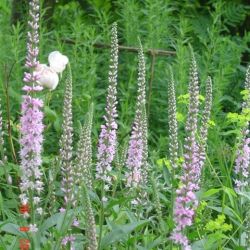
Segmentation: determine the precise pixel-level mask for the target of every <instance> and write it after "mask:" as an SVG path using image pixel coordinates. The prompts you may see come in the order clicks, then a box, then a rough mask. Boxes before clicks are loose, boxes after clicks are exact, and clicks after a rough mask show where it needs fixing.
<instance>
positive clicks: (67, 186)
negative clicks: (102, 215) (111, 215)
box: [60, 66, 76, 206]
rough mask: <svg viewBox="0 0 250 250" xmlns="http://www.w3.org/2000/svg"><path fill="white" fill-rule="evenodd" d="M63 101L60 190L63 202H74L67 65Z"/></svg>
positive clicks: (71, 130) (71, 126)
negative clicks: (62, 194)
mask: <svg viewBox="0 0 250 250" xmlns="http://www.w3.org/2000/svg"><path fill="white" fill-rule="evenodd" d="M65 82H66V86H65V93H64V103H63V123H62V135H61V139H60V162H61V171H62V184H61V190H62V191H63V193H64V201H65V204H66V205H67V206H68V205H69V206H70V204H72V203H73V205H74V204H75V202H76V200H75V195H74V168H73V162H72V155H73V146H72V144H73V121H72V75H71V69H70V66H68V70H67V75H66V81H65Z"/></svg>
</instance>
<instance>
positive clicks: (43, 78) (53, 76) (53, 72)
mask: <svg viewBox="0 0 250 250" xmlns="http://www.w3.org/2000/svg"><path fill="white" fill-rule="evenodd" d="M48 61H49V66H47V65H46V64H38V65H37V66H36V68H35V72H34V73H35V74H36V75H39V79H37V83H38V84H39V85H41V86H43V87H46V88H48V89H50V90H54V89H55V88H56V87H57V85H58V82H59V77H58V73H62V72H63V71H64V70H65V67H66V65H67V64H68V62H69V59H68V57H67V56H65V55H63V54H61V53H60V52H59V51H53V52H51V53H50V54H49V57H48Z"/></svg>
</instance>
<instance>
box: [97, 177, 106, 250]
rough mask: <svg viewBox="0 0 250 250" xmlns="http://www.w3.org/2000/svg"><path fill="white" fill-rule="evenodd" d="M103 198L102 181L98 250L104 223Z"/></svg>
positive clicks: (102, 188) (102, 187)
mask: <svg viewBox="0 0 250 250" xmlns="http://www.w3.org/2000/svg"><path fill="white" fill-rule="evenodd" d="M103 197H105V190H104V182H103V181H102V186H101V209H100V216H99V239H98V249H99V250H100V249H101V241H102V233H103V223H104V212H105V211H104V202H103Z"/></svg>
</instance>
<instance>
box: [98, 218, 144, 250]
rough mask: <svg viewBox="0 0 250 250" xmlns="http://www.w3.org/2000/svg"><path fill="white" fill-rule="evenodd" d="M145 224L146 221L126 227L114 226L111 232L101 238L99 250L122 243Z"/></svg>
mask: <svg viewBox="0 0 250 250" xmlns="http://www.w3.org/2000/svg"><path fill="white" fill-rule="evenodd" d="M147 223H148V220H147V221H138V222H132V223H129V224H127V225H119V226H118V225H114V226H113V230H112V231H111V232H110V233H108V234H107V235H105V236H104V237H103V238H102V241H101V249H107V247H108V246H110V245H111V244H113V243H115V242H117V241H124V240H125V239H126V237H127V236H128V235H129V234H130V233H131V232H132V231H134V230H135V229H138V228H140V227H142V226H144V225H146V224H147Z"/></svg>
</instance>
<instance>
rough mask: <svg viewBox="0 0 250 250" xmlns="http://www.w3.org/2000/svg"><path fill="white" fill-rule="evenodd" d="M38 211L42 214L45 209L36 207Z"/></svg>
mask: <svg viewBox="0 0 250 250" xmlns="http://www.w3.org/2000/svg"><path fill="white" fill-rule="evenodd" d="M36 211H37V213H38V214H40V215H42V213H43V209H42V208H41V207H38V208H37V209H36Z"/></svg>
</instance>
